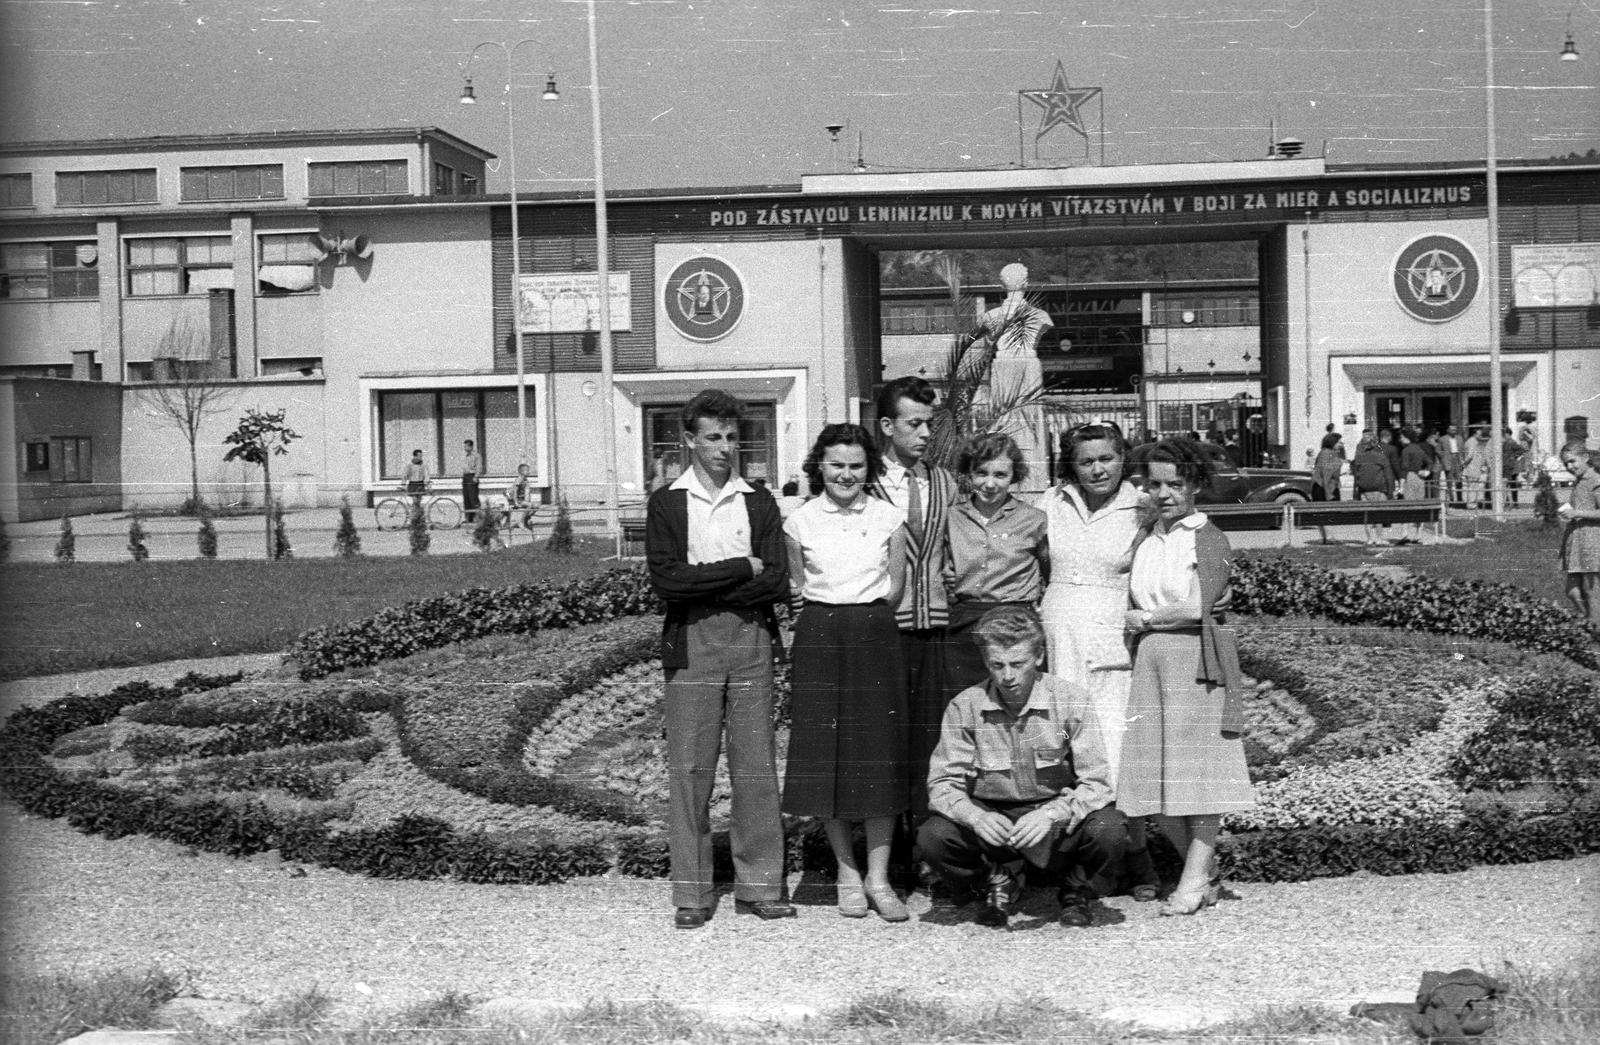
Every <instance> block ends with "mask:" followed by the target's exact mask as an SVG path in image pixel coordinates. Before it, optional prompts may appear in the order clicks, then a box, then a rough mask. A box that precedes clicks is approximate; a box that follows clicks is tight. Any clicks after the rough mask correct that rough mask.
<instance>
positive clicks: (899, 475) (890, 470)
mask: <svg viewBox="0 0 1600 1045" xmlns="http://www.w3.org/2000/svg"><path fill="white" fill-rule="evenodd" d="M912 483H916V484H917V493H918V494H919V495H920V496H919V498H918V500H919V501H921V503H922V516H923V518H922V521H926V520H927V516H928V497H929V496H930V491H929V487H928V470H927V468H926V467H924V468H923V470H922V475H921V476H920V477H917V478H913V477H912V471H911V469H909V468H907V467H906V466H905V465H903V464H901V463H900V462H899V461H897V460H895V459H894V458H892V457H884V458H883V472H882V474H881V475H879V477H878V485H879V487H881V488H882V490H883V492H884V494H885V495H887V496H888V498H889V500H890V501H891V502H892V503H893V504H894V506H895V507H896V508H898V509H900V513H901V514H902V515H904V514H906V513H907V512H909V511H911V484H912Z"/></svg>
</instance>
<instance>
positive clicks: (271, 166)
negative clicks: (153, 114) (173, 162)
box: [0, 160, 478, 207]
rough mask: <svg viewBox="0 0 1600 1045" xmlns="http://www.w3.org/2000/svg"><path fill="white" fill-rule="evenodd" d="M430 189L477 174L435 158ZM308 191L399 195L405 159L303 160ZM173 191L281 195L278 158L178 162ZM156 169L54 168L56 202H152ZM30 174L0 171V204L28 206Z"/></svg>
mask: <svg viewBox="0 0 1600 1045" xmlns="http://www.w3.org/2000/svg"><path fill="white" fill-rule="evenodd" d="M441 167H442V168H443V169H444V171H446V172H448V173H447V175H445V176H444V180H445V182H446V184H447V185H448V188H445V189H439V188H438V187H437V186H438V185H439V180H440V177H441V175H440V173H439V170H438V168H441ZM435 168H436V169H435V172H434V184H435V189H434V191H435V192H440V193H444V194H452V195H477V193H478V179H477V178H474V177H472V176H470V175H467V174H461V173H460V172H459V171H454V170H452V169H451V168H449V167H445V166H444V165H443V164H436V165H435ZM306 182H307V189H308V191H307V195H310V196H384V195H388V196H403V195H406V194H407V193H409V192H410V188H409V179H408V177H407V161H405V160H359V161H355V160H353V161H349V162H341V163H311V164H307V166H306ZM178 194H179V199H180V200H181V201H182V202H184V203H205V202H210V201H213V200H281V199H283V164H281V163H260V164H246V165H242V166H227V167H183V168H180V169H179V172H178ZM156 201H157V191H156V169H155V168H154V167H145V168H141V169H138V170H117V171H57V172H56V206H58V207H104V206H112V205H115V204H121V203H155V202H156ZM33 202H34V201H33V175H32V174H6V175H0V207H31V206H33Z"/></svg>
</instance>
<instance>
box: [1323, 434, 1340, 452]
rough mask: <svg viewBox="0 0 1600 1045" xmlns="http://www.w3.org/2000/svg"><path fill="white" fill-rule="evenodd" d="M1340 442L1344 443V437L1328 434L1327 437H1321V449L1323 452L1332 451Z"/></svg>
mask: <svg viewBox="0 0 1600 1045" xmlns="http://www.w3.org/2000/svg"><path fill="white" fill-rule="evenodd" d="M1342 442H1344V436H1342V435H1340V434H1339V433H1338V432H1329V433H1328V434H1327V435H1325V436H1323V437H1322V448H1323V449H1324V450H1332V449H1333V448H1334V447H1336V446H1338V445H1339V444H1340V443H1342Z"/></svg>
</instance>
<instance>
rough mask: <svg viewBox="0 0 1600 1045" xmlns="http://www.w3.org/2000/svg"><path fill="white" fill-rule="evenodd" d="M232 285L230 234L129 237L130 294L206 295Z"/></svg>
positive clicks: (143, 295)
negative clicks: (149, 237)
mask: <svg viewBox="0 0 1600 1045" xmlns="http://www.w3.org/2000/svg"><path fill="white" fill-rule="evenodd" d="M232 287H233V238H232V237H231V236H181V237H180V236H173V237H164V238H160V239H130V240H128V293H129V294H130V295H133V296H136V297H145V296H149V295H153V294H204V293H206V292H207V291H211V290H225V289H231V288H232Z"/></svg>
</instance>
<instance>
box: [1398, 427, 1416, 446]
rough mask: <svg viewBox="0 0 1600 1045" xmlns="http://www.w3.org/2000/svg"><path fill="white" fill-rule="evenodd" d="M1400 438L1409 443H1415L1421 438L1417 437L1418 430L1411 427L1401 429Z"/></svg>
mask: <svg viewBox="0 0 1600 1045" xmlns="http://www.w3.org/2000/svg"><path fill="white" fill-rule="evenodd" d="M1400 438H1401V439H1404V440H1405V441H1406V442H1408V443H1414V442H1416V441H1417V439H1418V438H1419V437H1418V435H1417V430H1416V429H1415V428H1412V427H1411V426H1410V425H1407V426H1406V427H1404V428H1402V429H1400Z"/></svg>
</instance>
